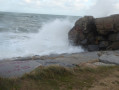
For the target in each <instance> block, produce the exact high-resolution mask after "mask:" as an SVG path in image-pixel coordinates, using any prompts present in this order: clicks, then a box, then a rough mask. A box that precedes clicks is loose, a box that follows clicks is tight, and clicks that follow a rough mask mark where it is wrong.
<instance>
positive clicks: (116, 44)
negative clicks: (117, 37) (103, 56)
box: [107, 41, 119, 50]
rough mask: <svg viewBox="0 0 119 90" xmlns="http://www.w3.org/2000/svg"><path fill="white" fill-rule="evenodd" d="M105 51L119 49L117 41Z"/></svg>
mask: <svg viewBox="0 0 119 90" xmlns="http://www.w3.org/2000/svg"><path fill="white" fill-rule="evenodd" d="M107 49H108V50H117V49H119V41H118V42H113V43H112V44H111V45H110V46H109V47H108V48H107Z"/></svg>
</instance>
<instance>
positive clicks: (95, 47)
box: [88, 45, 99, 51]
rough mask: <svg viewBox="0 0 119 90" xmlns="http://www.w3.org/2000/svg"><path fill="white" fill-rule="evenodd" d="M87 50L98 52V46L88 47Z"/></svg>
mask: <svg viewBox="0 0 119 90" xmlns="http://www.w3.org/2000/svg"><path fill="white" fill-rule="evenodd" d="M88 50H89V51H98V50H99V46H98V45H88Z"/></svg>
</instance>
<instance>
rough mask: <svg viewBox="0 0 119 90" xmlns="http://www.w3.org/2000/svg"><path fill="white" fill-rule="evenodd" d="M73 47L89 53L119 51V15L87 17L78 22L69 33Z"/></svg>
mask: <svg viewBox="0 0 119 90" xmlns="http://www.w3.org/2000/svg"><path fill="white" fill-rule="evenodd" d="M68 37H69V40H70V42H71V43H72V44H73V45H81V46H82V47H83V48H85V49H88V50H89V51H95V50H96V51H97V50H108V49H109V50H110V49H112V50H115V49H119V47H118V46H119V15H118V14H117V15H111V16H108V17H103V18H96V19H95V18H93V16H85V17H82V18H80V19H79V20H77V21H76V23H75V26H74V27H73V28H72V29H71V30H70V32H69V33H68Z"/></svg>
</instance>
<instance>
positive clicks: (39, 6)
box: [0, 0, 119, 17]
mask: <svg viewBox="0 0 119 90" xmlns="http://www.w3.org/2000/svg"><path fill="white" fill-rule="evenodd" d="M0 11H7V12H25V13H40V14H58V15H76V16H83V15H94V16H95V17H100V16H107V15H110V14H116V13H119V0H0Z"/></svg>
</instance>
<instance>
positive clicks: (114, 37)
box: [109, 33, 119, 41]
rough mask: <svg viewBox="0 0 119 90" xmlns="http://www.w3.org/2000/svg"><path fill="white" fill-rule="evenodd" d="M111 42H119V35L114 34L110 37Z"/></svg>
mask: <svg viewBox="0 0 119 90" xmlns="http://www.w3.org/2000/svg"><path fill="white" fill-rule="evenodd" d="M109 40H110V41H119V33H114V34H110V35H109Z"/></svg>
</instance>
